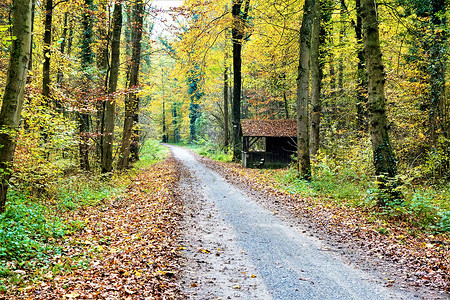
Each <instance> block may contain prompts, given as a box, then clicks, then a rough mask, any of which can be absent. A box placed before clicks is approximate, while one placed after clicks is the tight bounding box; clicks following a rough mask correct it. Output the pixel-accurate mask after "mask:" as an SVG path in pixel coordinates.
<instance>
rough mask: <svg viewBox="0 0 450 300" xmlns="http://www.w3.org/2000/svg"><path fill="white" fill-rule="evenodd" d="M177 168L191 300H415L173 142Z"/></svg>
mask: <svg viewBox="0 0 450 300" xmlns="http://www.w3.org/2000/svg"><path fill="white" fill-rule="evenodd" d="M170 148H171V150H172V151H173V153H174V156H175V158H176V159H177V160H179V162H180V164H182V165H183V167H182V170H183V171H182V176H181V181H180V187H179V189H180V190H179V191H178V193H179V194H180V196H181V197H182V198H183V201H184V205H185V209H186V211H187V212H186V215H185V221H184V226H185V236H184V243H183V244H184V246H185V247H186V249H185V258H186V265H185V270H184V277H183V285H184V289H185V293H186V295H187V297H188V298H189V299H237V298H240V299H414V298H416V297H417V296H415V295H414V294H408V293H406V292H404V291H399V290H396V289H394V288H393V287H386V286H385V285H384V282H383V279H381V278H377V277H375V276H374V275H372V274H371V273H369V272H365V271H362V270H360V269H358V266H356V265H354V264H350V263H349V262H348V260H346V259H344V258H342V257H341V256H340V255H338V253H335V252H334V251H333V249H332V248H329V247H328V246H327V245H326V244H324V243H323V241H321V240H320V239H317V238H315V237H312V236H311V234H310V233H309V232H308V231H307V230H305V229H304V226H301V224H300V225H299V226H296V225H294V224H293V222H285V221H283V220H280V218H278V216H277V213H276V212H273V211H270V210H267V209H264V208H263V207H262V206H260V205H259V204H258V203H257V202H256V201H255V200H254V199H252V198H251V197H248V196H246V193H245V192H244V191H242V190H240V189H238V188H236V187H234V186H232V185H230V184H229V183H227V182H226V181H225V180H224V179H223V178H222V177H221V176H220V175H219V174H217V173H216V172H214V171H212V170H211V169H209V168H207V167H206V166H204V165H203V164H201V163H200V162H198V161H197V160H196V159H195V157H194V155H193V154H191V153H190V152H189V151H188V150H186V149H183V148H180V147H174V146H171V147H170Z"/></svg>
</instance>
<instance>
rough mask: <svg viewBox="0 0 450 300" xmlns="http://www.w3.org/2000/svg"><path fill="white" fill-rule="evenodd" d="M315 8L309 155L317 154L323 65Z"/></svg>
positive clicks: (316, 4) (316, 8) (312, 39)
mask: <svg viewBox="0 0 450 300" xmlns="http://www.w3.org/2000/svg"><path fill="white" fill-rule="evenodd" d="M314 5H315V6H316V7H315V9H314V10H313V12H314V16H313V18H314V19H313V24H312V32H311V59H310V68H311V134H310V143H311V144H310V145H311V148H310V153H311V155H313V156H314V155H316V154H317V153H318V152H319V142H320V130H319V129H320V117H321V110H322V105H321V99H320V91H321V85H322V77H323V71H322V68H321V67H323V64H322V65H321V61H320V32H321V25H320V23H321V22H320V21H321V17H320V11H319V9H318V6H319V1H316V3H315V4H314Z"/></svg>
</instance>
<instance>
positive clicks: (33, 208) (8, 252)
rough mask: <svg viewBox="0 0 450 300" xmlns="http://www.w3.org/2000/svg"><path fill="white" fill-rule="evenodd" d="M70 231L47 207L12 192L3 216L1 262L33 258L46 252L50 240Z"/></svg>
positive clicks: (1, 225) (0, 227)
mask: <svg viewBox="0 0 450 300" xmlns="http://www.w3.org/2000/svg"><path fill="white" fill-rule="evenodd" d="M67 228H68V226H67V224H65V223H64V222H63V221H61V220H59V219H58V218H55V217H53V216H52V215H51V213H50V211H49V210H48V209H47V208H46V207H44V206H43V205H41V204H38V203H33V202H31V201H30V199H29V198H28V197H27V196H26V195H24V194H20V193H19V192H17V191H15V190H12V191H11V192H10V195H9V202H8V205H7V206H6V210H5V212H4V213H3V214H1V215H0V259H25V258H30V257H33V256H35V255H37V254H38V253H41V252H43V251H44V250H46V249H47V242H48V240H49V239H50V238H59V237H62V236H63V235H64V234H65V231H66V230H67Z"/></svg>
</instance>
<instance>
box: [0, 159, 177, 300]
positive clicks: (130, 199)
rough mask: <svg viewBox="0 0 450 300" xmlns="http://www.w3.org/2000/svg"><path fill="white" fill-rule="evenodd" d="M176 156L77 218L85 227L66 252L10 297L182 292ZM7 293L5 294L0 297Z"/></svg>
mask: <svg viewBox="0 0 450 300" xmlns="http://www.w3.org/2000/svg"><path fill="white" fill-rule="evenodd" d="M177 174H178V171H177V169H176V164H175V161H174V160H173V158H169V159H168V160H166V161H165V162H162V163H158V164H155V165H153V166H151V167H150V168H149V169H148V170H146V171H144V172H143V173H142V174H140V175H138V176H137V177H136V178H135V179H134V180H133V183H132V184H131V185H130V186H129V187H128V190H127V191H126V193H124V195H123V196H122V198H118V199H111V200H109V201H108V202H107V203H106V204H105V205H104V206H101V207H99V206H98V207H90V208H87V209H85V210H83V211H81V212H78V214H77V215H75V216H73V218H76V219H80V220H84V221H85V222H86V226H85V228H84V229H83V230H82V231H81V232H79V233H77V234H76V235H74V236H71V237H69V238H66V240H65V242H64V245H63V253H62V254H61V255H55V256H54V257H53V258H52V259H53V260H54V262H53V265H54V266H59V267H60V268H61V270H55V268H53V269H50V270H48V273H46V274H44V275H43V276H42V279H41V280H40V281H39V282H36V283H34V284H31V283H30V285H29V286H28V287H26V288H24V289H21V290H17V291H9V293H8V295H4V297H6V299H167V298H170V299H173V298H181V297H182V296H180V290H179V286H178V283H177V275H178V273H179V271H180V263H179V258H180V247H179V246H178V244H177V240H178V237H179V228H180V227H179V221H180V219H181V214H180V212H181V211H182V203H180V202H179V201H178V200H177V199H176V198H175V197H174V195H173V190H174V185H175V184H176V182H177V180H178V177H177V176H178V175H177ZM1 297H2V295H0V298H1Z"/></svg>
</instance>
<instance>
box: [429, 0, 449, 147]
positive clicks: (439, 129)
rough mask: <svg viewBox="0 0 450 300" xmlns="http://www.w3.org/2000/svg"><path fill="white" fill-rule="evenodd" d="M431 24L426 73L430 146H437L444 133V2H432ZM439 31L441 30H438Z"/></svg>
mask: <svg viewBox="0 0 450 300" xmlns="http://www.w3.org/2000/svg"><path fill="white" fill-rule="evenodd" d="M430 2H431V24H432V28H431V29H432V31H434V32H435V33H434V37H433V39H432V41H433V42H432V43H431V45H429V47H430V51H429V53H430V61H429V67H428V73H429V78H430V88H429V95H430V110H429V119H430V142H431V143H430V144H431V147H437V146H438V139H439V137H440V136H441V135H442V134H443V132H444V130H443V129H444V126H443V125H444V124H443V121H444V114H443V112H444V97H445V69H446V57H445V56H446V55H445V54H446V52H447V51H446V49H445V48H446V45H447V44H446V42H447V37H446V33H445V29H444V30H442V26H444V24H445V7H446V6H445V0H432V1H430ZM439 29H441V30H439Z"/></svg>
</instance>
